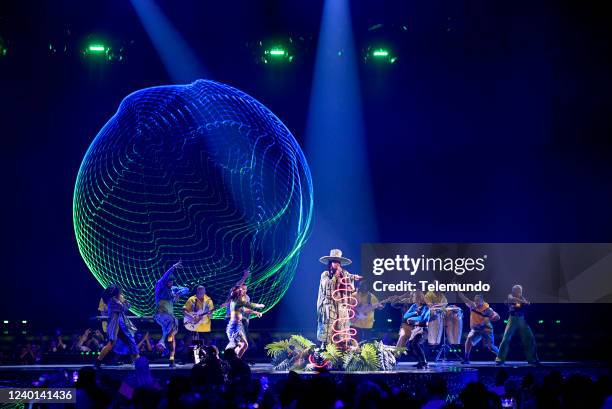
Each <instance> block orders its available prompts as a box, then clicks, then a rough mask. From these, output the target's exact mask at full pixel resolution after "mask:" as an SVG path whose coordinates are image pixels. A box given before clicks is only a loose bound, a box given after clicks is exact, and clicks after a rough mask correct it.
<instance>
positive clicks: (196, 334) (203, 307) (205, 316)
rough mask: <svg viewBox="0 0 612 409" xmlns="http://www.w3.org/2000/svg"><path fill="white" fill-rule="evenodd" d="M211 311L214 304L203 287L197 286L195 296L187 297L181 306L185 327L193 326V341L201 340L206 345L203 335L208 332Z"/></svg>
mask: <svg viewBox="0 0 612 409" xmlns="http://www.w3.org/2000/svg"><path fill="white" fill-rule="evenodd" d="M213 310H214V304H213V301H212V299H211V298H210V297H209V296H208V295H206V288H205V287H204V286H203V285H200V286H198V288H197V289H196V294H195V295H192V296H191V297H189V298H188V299H187V302H186V303H185V305H184V306H183V313H184V314H185V326H186V327H187V326H190V327H191V325H193V326H194V327H193V329H194V331H192V332H193V339H198V340H199V339H201V340H202V341H203V342H204V343H205V344H206V341H207V340H206V339H205V337H204V334H207V333H209V332H210V326H211V321H210V317H211V315H212V312H213ZM190 324H191V325H190ZM187 329H190V328H187Z"/></svg>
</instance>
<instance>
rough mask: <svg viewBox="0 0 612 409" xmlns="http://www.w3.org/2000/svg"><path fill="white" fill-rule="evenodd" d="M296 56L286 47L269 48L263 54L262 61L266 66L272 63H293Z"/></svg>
mask: <svg viewBox="0 0 612 409" xmlns="http://www.w3.org/2000/svg"><path fill="white" fill-rule="evenodd" d="M293 58H294V56H293V55H292V54H291V53H290V52H289V50H287V49H286V48H284V47H280V46H277V47H271V48H267V49H265V50H264V52H263V56H262V57H261V61H262V62H263V63H264V64H268V63H270V62H292V61H293Z"/></svg>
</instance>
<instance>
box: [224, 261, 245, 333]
mask: <svg viewBox="0 0 612 409" xmlns="http://www.w3.org/2000/svg"><path fill="white" fill-rule="evenodd" d="M250 275H251V271H250V270H249V269H246V270H244V271H243V274H242V277H241V278H240V280H238V282H237V283H236V284H235V285H236V286H239V287H241V288H242V291H243V293H244V294H246V295H245V296H244V301H245V302H247V303H248V302H251V297H249V295H248V294H247V291H248V287H247V284H246V281H247V279H248V278H249V276H250ZM231 297H232V293H231V291H230V295H229V297H228V298H227V300H226V301H225V302H224V303H223V305H222V306H221V307H227V312H226V314H225V318H227V319H228V320H229V318H230V315H231V314H230V309H229V304H230V299H231ZM250 319H251V318H250V315H249V314H243V315H242V327H243V328H244V335H245V339H246V341H247V343H251V333H250V332H249V324H250Z"/></svg>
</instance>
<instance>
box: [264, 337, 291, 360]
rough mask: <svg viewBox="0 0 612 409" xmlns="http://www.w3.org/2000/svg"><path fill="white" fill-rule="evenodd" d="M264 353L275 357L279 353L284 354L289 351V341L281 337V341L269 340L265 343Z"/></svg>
mask: <svg viewBox="0 0 612 409" xmlns="http://www.w3.org/2000/svg"><path fill="white" fill-rule="evenodd" d="M265 348H266V353H267V354H268V355H269V356H271V357H273V358H274V357H276V356H277V355H280V354H286V353H288V352H289V341H288V340H286V339H283V340H281V341H275V342H271V343H269V344H268V345H266V347H265Z"/></svg>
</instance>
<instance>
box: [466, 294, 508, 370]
mask: <svg viewBox="0 0 612 409" xmlns="http://www.w3.org/2000/svg"><path fill="white" fill-rule="evenodd" d="M459 297H460V298H461V299H462V300H463V301H464V302H465V304H466V305H467V306H468V308H469V309H470V333H469V334H468V336H467V339H466V340H465V356H464V358H463V361H461V363H463V364H469V363H470V352H471V351H472V347H473V346H475V345H476V344H478V343H479V342H480V340H482V344H483V345H484V346H485V347H486V348H487V349H488V350H489V351H491V352H493V353H494V354H496V355H497V352H498V349H497V347H496V346H495V344H494V337H493V324H491V321H497V320H499V314H498V313H496V312H495V311H494V310H493V308H491V307H489V304H488V303H486V302H485V301H484V298H483V296H482V295H481V294H476V295H475V296H474V301H472V300H470V299H469V298H467V297H466V296H465V294H463V293H462V292H459Z"/></svg>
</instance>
